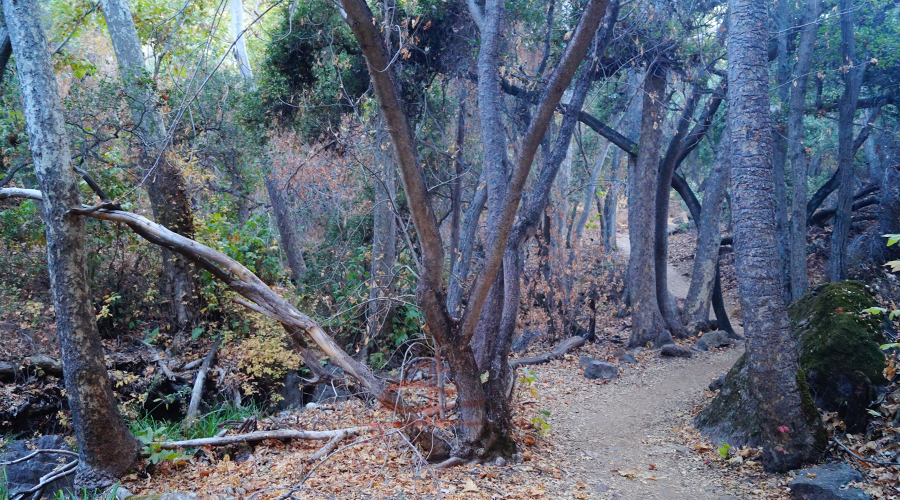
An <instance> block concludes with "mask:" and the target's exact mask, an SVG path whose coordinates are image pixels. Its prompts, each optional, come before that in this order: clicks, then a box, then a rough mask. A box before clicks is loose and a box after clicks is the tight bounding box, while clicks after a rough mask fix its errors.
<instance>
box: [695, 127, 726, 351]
mask: <svg viewBox="0 0 900 500" xmlns="http://www.w3.org/2000/svg"><path fill="white" fill-rule="evenodd" d="M730 173H731V135H730V133H729V131H728V126H727V125H726V126H725V129H724V130H722V138H721V139H720V140H719V150H718V151H716V158H715V161H714V162H713V165H712V169H711V170H710V172H709V177H707V179H706V190H705V191H704V193H703V211H702V212H700V220H698V221H696V222H697V248H696V251H695V252H694V270H693V271H692V272H691V284H690V287H689V288H688V294H687V298H686V299H685V301H684V321H685V324H686V329H687V331H688V333H691V334H695V333H698V332H701V331H706V330H707V329H709V305H710V301H711V299H712V294H713V289H714V288H715V285H716V282H717V280H716V277H717V272H716V271H717V269H718V267H719V246H720V242H721V240H722V232H721V230H720V229H719V222H720V220H721V217H722V204H723V201H724V200H725V189H726V187H727V186H728V180H729V178H730V177H729V174H730Z"/></svg>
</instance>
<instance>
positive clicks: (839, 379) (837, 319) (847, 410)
mask: <svg viewBox="0 0 900 500" xmlns="http://www.w3.org/2000/svg"><path fill="white" fill-rule="evenodd" d="M876 305H877V302H876V301H875V296H874V295H873V294H872V292H871V291H869V289H868V288H867V287H866V286H865V285H864V284H862V283H860V282H858V281H841V282H838V283H828V284H825V285H821V286H818V287H816V288H815V289H813V290H812V291H810V292H809V293H807V294H806V296H804V297H803V298H802V299H801V300H799V301H798V302H797V303H796V304H794V305H793V306H792V307H791V308H790V310H789V312H790V315H791V321H792V322H793V324H794V336H795V337H797V338H799V339H800V366H801V367H802V368H803V369H804V370H805V371H806V381H807V383H808V384H809V387H810V390H811V392H812V394H813V398H814V399H815V402H816V405H817V406H818V407H819V408H822V409H823V410H826V411H837V412H838V413H839V414H840V416H841V418H842V419H843V420H844V422H845V423H846V424H847V428H848V430H850V431H851V432H857V431H860V430H863V429H864V428H865V424H866V421H867V419H868V413H867V412H866V408H867V407H868V405H869V403H870V402H871V401H872V400H873V399H875V387H876V386H879V385H884V384H886V383H887V380H885V379H884V376H883V375H882V370H883V369H884V360H885V357H884V353H882V351H881V349H879V345H880V344H882V343H884V334H883V332H882V328H881V320H880V318H878V317H875V316H872V315H869V314H865V313H863V312H862V311H863V310H865V309H868V308H870V307H875V306H876Z"/></svg>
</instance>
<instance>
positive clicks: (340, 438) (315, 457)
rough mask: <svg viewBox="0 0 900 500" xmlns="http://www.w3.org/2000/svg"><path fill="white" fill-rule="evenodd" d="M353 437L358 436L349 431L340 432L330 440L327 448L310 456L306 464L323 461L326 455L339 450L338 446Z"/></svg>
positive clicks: (326, 445) (326, 444)
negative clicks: (336, 449)
mask: <svg viewBox="0 0 900 500" xmlns="http://www.w3.org/2000/svg"><path fill="white" fill-rule="evenodd" d="M351 435H356V433H351V432H349V430H343V431H338V433H337V434H335V435H334V437H333V438H331V439H329V440H328V442H327V443H325V446H323V447H322V448H321V449H319V451H317V452H315V453H313V454H312V455H310V456H309V458H307V459H306V463H309V464H311V463H313V462H315V461H317V460H319V459H321V458H322V457H324V456H325V455H328V454H329V453H331V452H332V451H334V449H335V448H337V446H338V444H339V443H340V442H341V441H343V440H345V439H347V438H348V437H350V436H351Z"/></svg>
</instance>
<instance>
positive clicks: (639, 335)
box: [628, 65, 666, 347]
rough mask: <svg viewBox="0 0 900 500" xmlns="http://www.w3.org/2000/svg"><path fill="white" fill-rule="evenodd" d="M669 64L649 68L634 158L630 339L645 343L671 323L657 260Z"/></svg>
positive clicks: (630, 195)
mask: <svg viewBox="0 0 900 500" xmlns="http://www.w3.org/2000/svg"><path fill="white" fill-rule="evenodd" d="M665 92H666V74H665V70H664V69H663V68H661V67H659V66H656V65H654V66H651V67H650V68H649V69H647V76H646V77H645V78H644V104H643V114H642V117H641V139H640V146H639V147H638V154H637V160H636V161H633V162H631V161H630V162H629V167H631V168H630V172H629V175H628V179H629V182H628V239H629V240H630V241H631V256H630V257H629V259H628V293H629V294H630V295H631V310H632V313H631V336H630V337H629V339H628V345H629V346H632V347H637V346H642V345H644V344H646V343H647V342H650V341H653V340H656V338H657V337H659V334H660V332H661V331H662V330H663V328H664V326H665V321H663V317H662V313H661V312H660V310H659V301H658V300H657V290H656V268H655V262H654V241H655V238H654V223H655V219H656V196H657V194H656V187H657V186H656V184H657V178H658V175H657V170H658V168H659V152H660V149H661V148H662V132H663V120H664V118H665V117H664V115H663V112H664V110H665V106H664V102H663V100H664V99H665Z"/></svg>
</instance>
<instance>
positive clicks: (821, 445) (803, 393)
mask: <svg viewBox="0 0 900 500" xmlns="http://www.w3.org/2000/svg"><path fill="white" fill-rule="evenodd" d="M797 390H798V391H799V392H800V409H801V411H803V415H804V417H805V418H806V423H807V424H808V425H809V426H810V427H812V428H813V429H814V432H815V440H816V442H815V444H814V446H815V447H816V448H817V449H820V450H823V449H825V446H826V445H827V444H828V434H827V433H826V432H825V424H823V423H822V415H820V414H819V409H818V408H817V407H816V402H815V400H813V397H812V392H810V390H809V385H808V384H807V383H806V370H804V369H803V368H800V369H799V370H797Z"/></svg>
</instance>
